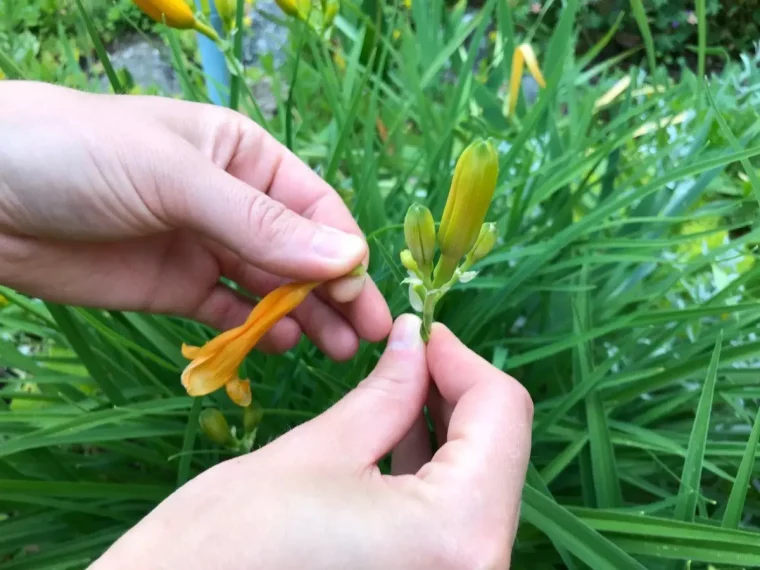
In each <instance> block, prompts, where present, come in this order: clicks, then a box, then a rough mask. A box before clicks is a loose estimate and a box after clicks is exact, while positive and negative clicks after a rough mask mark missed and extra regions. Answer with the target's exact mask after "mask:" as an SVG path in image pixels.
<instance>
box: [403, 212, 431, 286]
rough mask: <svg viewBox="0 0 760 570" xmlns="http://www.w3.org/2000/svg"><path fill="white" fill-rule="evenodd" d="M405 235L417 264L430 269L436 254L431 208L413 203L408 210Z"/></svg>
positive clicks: (407, 244) (405, 220)
mask: <svg viewBox="0 0 760 570" xmlns="http://www.w3.org/2000/svg"><path fill="white" fill-rule="evenodd" d="M404 237H405V238H406V246H407V247H408V248H409V251H410V252H411V254H412V257H413V258H414V261H416V262H417V265H418V266H419V267H420V268H422V269H423V270H425V268H428V271H430V269H429V268H430V267H432V266H433V257H434V256H435V220H433V214H432V213H431V212H430V210H428V209H427V208H426V207H425V206H423V205H422V204H412V205H411V206H410V207H409V209H408V210H407V212H406V218H405V219H404Z"/></svg>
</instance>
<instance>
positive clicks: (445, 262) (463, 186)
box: [401, 140, 499, 341]
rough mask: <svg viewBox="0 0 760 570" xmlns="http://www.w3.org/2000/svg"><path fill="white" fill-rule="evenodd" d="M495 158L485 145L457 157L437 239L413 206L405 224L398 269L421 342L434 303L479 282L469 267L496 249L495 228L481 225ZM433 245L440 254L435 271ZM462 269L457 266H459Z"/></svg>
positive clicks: (422, 210)
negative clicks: (458, 286)
mask: <svg viewBox="0 0 760 570" xmlns="http://www.w3.org/2000/svg"><path fill="white" fill-rule="evenodd" d="M498 175H499V157H498V155H497V153H496V149H495V148H494V147H493V145H492V144H491V143H490V142H488V141H484V140H476V141H475V142H473V143H472V144H470V145H469V146H468V147H467V148H466V149H465V150H464V152H462V154H461V155H460V157H459V160H458V161H457V164H456V168H455V170H454V177H453V179H452V181H451V188H450V189H449V195H448V198H447V201H446V206H445V208H444V211H443V217H442V219H441V224H440V227H439V228H438V235H437V236H436V234H435V222H434V220H433V215H432V213H431V212H430V210H428V209H427V208H426V207H425V206H422V205H421V204H412V206H411V207H410V208H409V210H408V211H407V215H406V218H405V220H404V237H405V239H406V246H407V248H408V249H405V250H403V251H402V252H401V263H402V265H403V266H404V267H405V268H406V270H407V271H408V272H409V276H408V277H407V278H406V279H404V281H403V282H402V283H404V284H408V285H409V303H410V304H411V306H412V308H413V309H414V310H415V311H417V312H420V313H422V336H423V338H424V339H425V340H426V341H427V340H428V339H429V337H430V329H431V327H432V325H433V314H434V312H435V306H436V304H437V303H438V301H440V300H441V298H442V297H443V296H444V295H445V294H446V293H447V292H448V291H449V290H450V289H451V288H452V287H453V286H454V285H456V284H457V283H467V282H468V281H470V280H472V279H474V278H475V277H476V276H477V272H476V271H471V270H470V269H471V267H472V266H473V265H474V264H475V263H476V262H477V261H479V260H481V259H483V258H484V257H485V256H486V255H488V253H489V252H490V251H491V249H493V247H494V245H495V244H496V239H497V231H496V224H493V223H483V222H484V219H485V216H486V213H487V212H488V207H489V206H490V204H491V200H492V199H493V195H494V191H495V190H496V180H497V178H498ZM436 244H437V245H438V249H439V250H440V255H439V257H438V262H437V263H436V265H435V269H433V258H434V256H435V250H436ZM460 263H461V265H460Z"/></svg>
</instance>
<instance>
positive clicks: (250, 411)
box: [243, 400, 264, 435]
mask: <svg viewBox="0 0 760 570" xmlns="http://www.w3.org/2000/svg"><path fill="white" fill-rule="evenodd" d="M263 417H264V411H263V410H262V409H261V406H259V404H258V402H256V401H255V400H254V401H252V402H251V403H250V405H248V406H246V407H245V408H244V409H243V432H244V433H245V434H246V435H248V434H250V433H252V432H253V430H255V429H256V428H257V427H259V424H260V423H261V419H262V418H263Z"/></svg>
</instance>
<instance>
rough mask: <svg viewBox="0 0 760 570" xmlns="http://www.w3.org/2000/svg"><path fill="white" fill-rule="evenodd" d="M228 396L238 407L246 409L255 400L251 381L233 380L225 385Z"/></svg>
mask: <svg viewBox="0 0 760 570" xmlns="http://www.w3.org/2000/svg"><path fill="white" fill-rule="evenodd" d="M225 389H226V390H227V395H228V396H229V397H230V400H232V401H233V402H235V403H236V404H237V405H238V406H241V407H243V408H245V407H246V406H248V405H249V404H250V403H251V401H252V400H253V396H251V381H250V380H241V379H240V378H237V377H235V378H233V379H232V380H230V381H229V382H227V384H226V385H225Z"/></svg>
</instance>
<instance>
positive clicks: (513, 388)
mask: <svg viewBox="0 0 760 570" xmlns="http://www.w3.org/2000/svg"><path fill="white" fill-rule="evenodd" d="M505 377H506V378H505V380H506V381H505V382H503V383H502V384H501V386H502V389H503V390H504V392H505V393H504V399H503V401H504V402H507V403H509V405H510V407H512V408H514V407H515V406H517V409H519V410H522V411H523V413H524V414H525V417H526V420H527V421H528V422H532V421H533V409H534V405H533V398H532V397H531V395H530V392H528V389H527V388H526V387H525V386H524V385H523V384H522V383H521V382H519V381H518V380H515V379H514V378H512V377H511V376H509V375H506V374H505Z"/></svg>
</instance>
